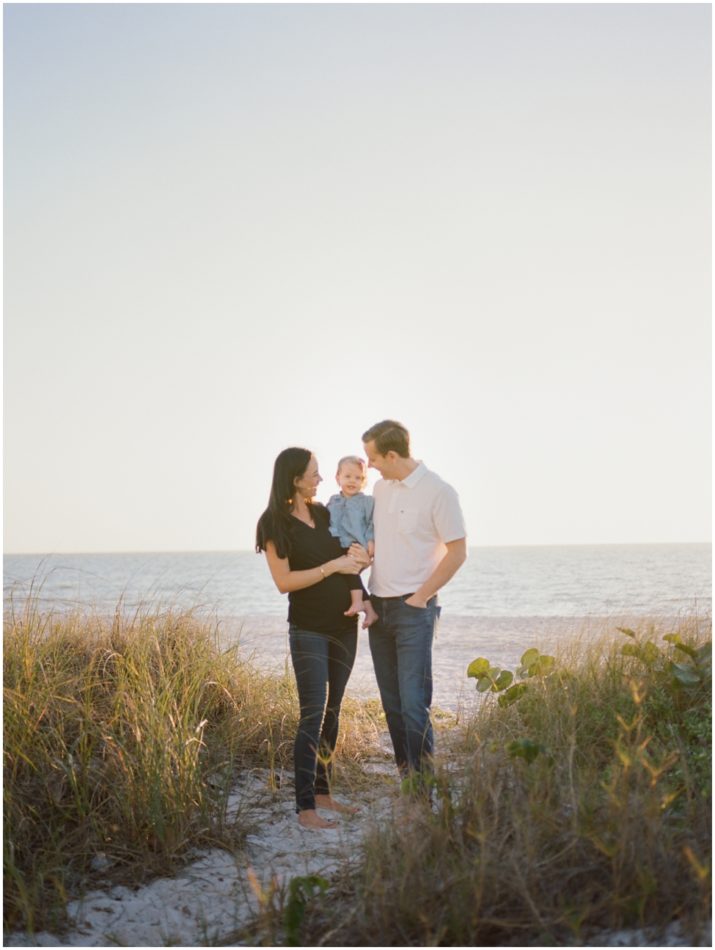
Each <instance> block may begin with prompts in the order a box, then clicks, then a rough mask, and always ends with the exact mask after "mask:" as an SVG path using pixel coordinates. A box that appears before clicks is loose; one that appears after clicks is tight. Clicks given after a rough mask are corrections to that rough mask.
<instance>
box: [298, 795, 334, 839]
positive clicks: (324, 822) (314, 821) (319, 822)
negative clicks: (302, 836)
mask: <svg viewBox="0 0 715 950" xmlns="http://www.w3.org/2000/svg"><path fill="white" fill-rule="evenodd" d="M316 797H318V798H322V797H323V796H316ZM298 824H299V825H300V826H301V828H310V829H312V830H313V831H315V830H317V829H318V828H337V827H338V825H337V822H335V821H328V819H327V818H321V817H320V815H319V814H318V813H317V811H316V810H315V809H314V808H312V809H306V810H305V811H300V812H298Z"/></svg>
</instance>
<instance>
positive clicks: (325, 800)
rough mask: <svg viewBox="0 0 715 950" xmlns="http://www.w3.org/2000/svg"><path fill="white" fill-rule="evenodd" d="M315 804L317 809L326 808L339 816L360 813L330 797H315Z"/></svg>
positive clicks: (352, 806) (356, 809)
mask: <svg viewBox="0 0 715 950" xmlns="http://www.w3.org/2000/svg"><path fill="white" fill-rule="evenodd" d="M315 804H316V805H317V806H318V808H328V809H329V810H330V811H337V812H340V814H341V815H357V813H358V812H359V811H360V809H359V808H355V806H354V805H343V804H342V803H341V802H336V801H335V799H334V798H333V796H332V795H316V796H315ZM301 814H303V812H301Z"/></svg>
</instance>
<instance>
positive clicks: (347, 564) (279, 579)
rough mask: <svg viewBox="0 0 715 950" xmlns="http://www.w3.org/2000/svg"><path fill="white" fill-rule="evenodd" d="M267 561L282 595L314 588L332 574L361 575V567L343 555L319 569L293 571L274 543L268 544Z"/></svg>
mask: <svg viewBox="0 0 715 950" xmlns="http://www.w3.org/2000/svg"><path fill="white" fill-rule="evenodd" d="M266 560H267V561H268V567H269V569H270V572H271V577H272V578H273V581H274V583H275V585H276V587H277V588H278V590H279V591H280V592H281V594H290V592H291V591H294V590H303V589H304V588H306V587H312V586H313V585H314V584H319V583H320V582H321V581H322V580H325V578H326V577H329V576H330V575H331V574H359V573H360V565H359V564H358V562H357V561H356V560H355V558H353V557H351V556H350V555H349V554H343V555H342V557H336V558H334V559H333V560H332V561H326V562H325V564H321V565H320V566H319V567H310V568H308V570H306V571H291V569H290V564H289V563H288V558H287V557H278V553H277V552H276V546H275V544H274V543H273V542H272V541H267V542H266Z"/></svg>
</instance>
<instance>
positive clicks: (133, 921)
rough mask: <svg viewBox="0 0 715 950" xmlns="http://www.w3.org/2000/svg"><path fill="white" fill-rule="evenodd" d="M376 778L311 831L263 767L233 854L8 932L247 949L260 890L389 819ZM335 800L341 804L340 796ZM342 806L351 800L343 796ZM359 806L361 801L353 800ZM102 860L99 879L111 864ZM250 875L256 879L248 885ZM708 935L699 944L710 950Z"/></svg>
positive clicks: (45, 943)
mask: <svg viewBox="0 0 715 950" xmlns="http://www.w3.org/2000/svg"><path fill="white" fill-rule="evenodd" d="M365 768H366V771H370V772H371V773H373V775H374V778H375V781H374V784H372V785H371V786H370V790H369V792H368V795H367V798H366V799H365V800H364V801H363V802H362V811H361V812H360V813H359V814H358V815H355V816H351V817H347V818H345V817H338V816H335V815H334V814H333V813H330V812H325V813H324V814H325V816H326V817H330V818H336V820H337V821H338V823H339V826H338V828H337V829H336V830H327V831H306V830H303V829H302V828H301V827H300V826H299V825H298V823H297V820H296V815H295V806H294V801H293V786H292V784H290V783H288V782H286V783H285V784H284V785H282V787H281V788H280V789H279V790H278V791H277V792H271V791H270V788H269V772H268V770H267V769H257V770H255V771H253V772H252V773H250V774H249V775H248V776H247V777H245V778H244V779H242V781H241V782H240V784H239V785H238V786H237V787H236V789H235V791H234V792H233V794H232V795H231V798H230V802H229V818H230V817H232V816H236V815H237V814H238V813H239V811H240V813H241V817H242V819H244V820H245V819H246V818H248V819H249V824H250V826H251V827H252V831H251V833H250V834H249V835H248V836H247V838H246V841H245V846H244V847H243V848H242V849H241V850H240V851H238V852H236V853H235V854H232V853H228V852H226V851H223V850H219V849H215V850H212V851H206V852H202V853H199V854H197V855H196V856H195V858H194V860H193V861H191V863H189V864H188V865H187V866H186V867H185V868H184V869H183V870H182V871H181V872H180V873H179V874H177V875H176V877H173V878H160V879H158V880H154V881H152V882H151V883H150V884H147V885H145V886H141V887H137V888H127V887H118V886H110V885H109V884H107V885H106V887H102V881H101V877H100V879H99V880H98V885H99V886H98V887H97V889H95V890H92V891H90V892H88V893H87V894H85V895H84V897H83V898H82V900H74V901H71V902H70V903H69V905H68V908H67V912H68V917H69V923H70V926H69V930H68V931H67V932H66V933H64V934H62V935H61V936H58V935H56V934H50V933H46V932H42V933H38V934H35V935H34V936H29V935H27V934H23V933H15V934H9V935H6V938H5V941H4V944H5V946H11V947H60V946H73V947H115V946H117V945H119V946H130V947H163V946H167V945H172V946H184V947H199V946H207V945H209V946H210V945H215V944H223V945H225V946H241V945H248V944H249V942H250V941H249V938H248V937H247V936H245V937H244V939H243V941H242V940H241V931H242V930H243V929H244V928H245V927H246V925H247V924H248V923H249V922H250V921H251V919H252V918H253V917H254V915H255V913H256V912H257V910H258V909H259V900H258V896H257V893H256V891H257V889H260V888H261V887H262V888H264V889H265V890H266V891H269V890H270V888H271V886H272V882H274V883H275V884H276V885H280V884H287V882H289V881H290V880H291V878H293V877H297V876H302V875H307V874H320V875H322V876H324V877H326V878H330V877H331V875H332V874H333V873H334V872H335V871H336V870H337V869H338V867H339V866H341V865H343V864H344V862H345V860H346V859H355V860H357V858H358V857H359V845H360V841H361V839H362V837H363V835H364V834H365V832H366V830H367V828H368V827H369V826H370V825H371V824H372V823H373V822H374V821H375V819H380V818H383V817H386V816H388V815H389V814H390V813H391V811H392V808H393V806H394V804H395V802H396V800H397V799H398V798H399V795H398V789H399V786H398V781H397V773H396V771H395V769H394V767H393V765H392V764H391V762H388V761H387V760H375V761H373V762H371V763H367V764H366V766H365ZM336 798H337V799H338V800H341V799H342V796H341V795H340V793H339V792H336ZM342 800H345V799H342ZM353 804H360V803H359V802H357V801H354V802H353ZM106 863H107V862H106V859H105V858H104V857H103V856H102V855H98V856H97V858H96V859H95V866H96V867H97V870H98V875H101V869H103V867H104V866H106ZM251 878H253V880H254V883H253V884H252V883H251ZM710 935H711V931H708V932H707V933H705V934H703V940H702V942H701V943H700V944H699V945H700V946H710V945H711V940H710ZM584 942H585V945H587V946H600V947H646V946H650V947H675V946H692V944H691V943H690V942H689V939H688V938H687V937H686V936H685V935H684V933H683V930H682V928H681V927H680V925H679V924H678V923H677V922H676V923H674V924H672V925H671V926H670V927H669V928H668V929H667V930H666V932H665V933H662V932H656V931H652V930H650V929H648V928H646V929H639V930H621V931H609V932H597V933H594V934H592V935H591V936H590V937H587V938H586V940H585V941H584Z"/></svg>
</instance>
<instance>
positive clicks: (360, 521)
mask: <svg viewBox="0 0 715 950" xmlns="http://www.w3.org/2000/svg"><path fill="white" fill-rule="evenodd" d="M336 480H337V483H338V485H339V486H340V493H339V494H337V495H333V496H332V497H331V498H330V501H329V502H328V505H327V508H328V511H329V512H330V533H331V534H332V535H333V537H334V538H338V539H339V540H340V546H341V547H342V548H343V549H344V550H345V551H346V552H347V549H348V548H349V547H350V545H351V544H353V543H354V542H356V541H357V543H358V544H361V545H362V546H363V547H364V548H365V549H366V550H367V553H368V554H369V555H370V557H372V556H373V554H374V553H375V531H374V528H373V524H372V511H373V506H374V502H373V499H372V498H371V497H370V496H369V495H366V494H365V493H364V492H363V488H364V487H365V485H366V484H367V466H366V464H365V462H364V461H363V460H362V459H361V458H358V456H357V455H346V456H345V458H341V459H340V461H339V462H338V471H337V474H336ZM350 598H351V600H352V603H351V605H350V609H349V610H347V611H346V612H345V614H346V616H348V617H352V616H354V615H355V614H358V613H361V612H364V613H365V621H364V623H363V627H369V626H370V624H371V623H373V622H374V621H375V620H377V614H376V612H375V608H374V607H373V606H372V604H371V603H370V601H369V600H368V599H367V598H363V590H362V589H360V590H353V591H350Z"/></svg>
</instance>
